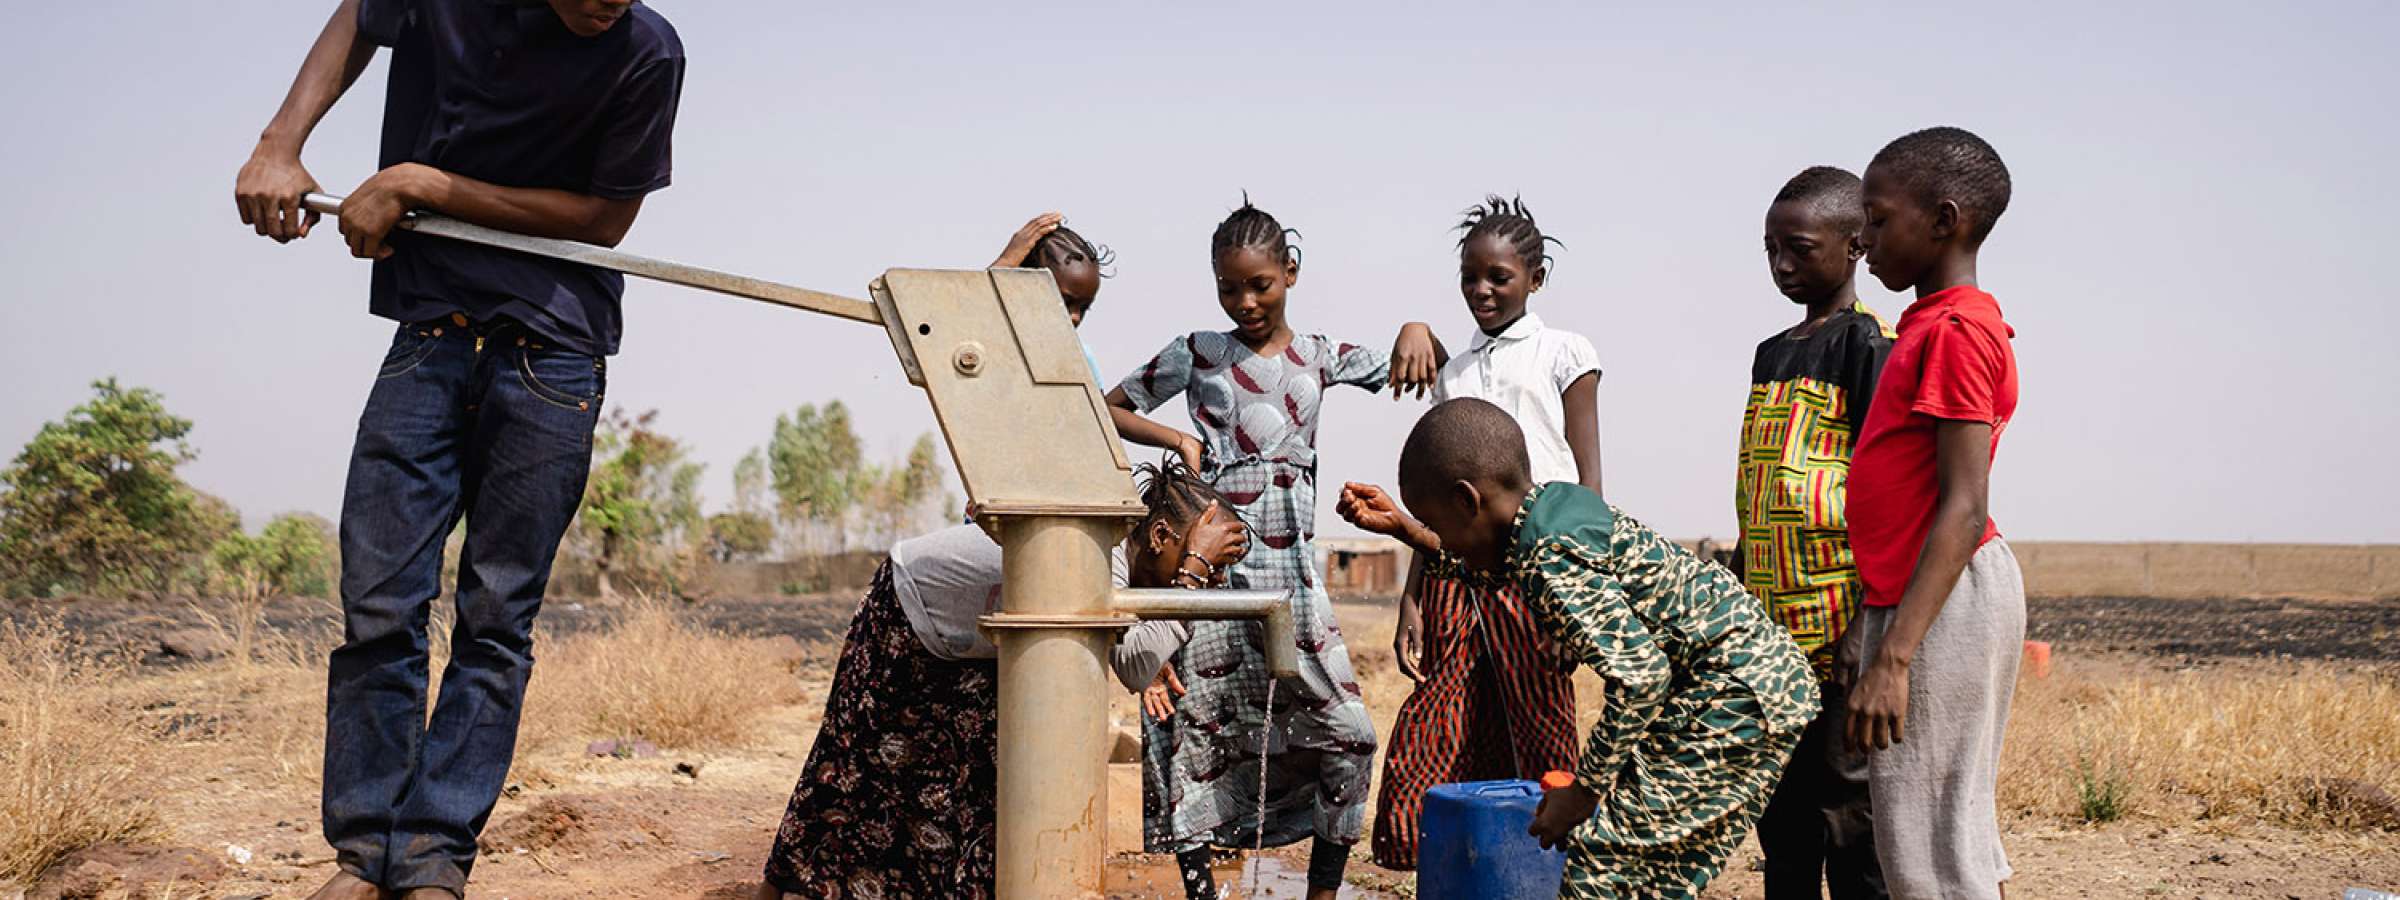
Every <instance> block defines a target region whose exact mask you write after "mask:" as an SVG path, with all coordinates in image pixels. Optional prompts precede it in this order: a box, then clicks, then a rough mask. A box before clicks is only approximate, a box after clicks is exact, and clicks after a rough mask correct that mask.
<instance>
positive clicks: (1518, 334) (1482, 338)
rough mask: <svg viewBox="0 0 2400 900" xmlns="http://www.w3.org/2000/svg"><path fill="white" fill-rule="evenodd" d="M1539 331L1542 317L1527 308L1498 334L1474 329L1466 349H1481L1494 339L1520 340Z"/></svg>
mask: <svg viewBox="0 0 2400 900" xmlns="http://www.w3.org/2000/svg"><path fill="white" fill-rule="evenodd" d="M1541 331H1542V317H1541V316H1538V315H1535V314H1534V312H1533V310H1530V309H1529V310H1526V311H1525V314H1524V315H1522V316H1519V317H1517V320H1516V321H1515V322H1511V323H1509V325H1508V327H1507V328H1503V329H1500V333H1499V334H1496V335H1492V334H1485V333H1483V329H1481V328H1478V329H1475V339H1474V340H1473V341H1471V342H1469V343H1468V344H1467V349H1468V350H1470V351H1481V350H1482V349H1483V348H1485V347H1487V346H1490V345H1491V344H1492V342H1494V341H1521V340H1524V339H1526V338H1529V337H1532V336H1534V335H1536V334H1540V333H1541Z"/></svg>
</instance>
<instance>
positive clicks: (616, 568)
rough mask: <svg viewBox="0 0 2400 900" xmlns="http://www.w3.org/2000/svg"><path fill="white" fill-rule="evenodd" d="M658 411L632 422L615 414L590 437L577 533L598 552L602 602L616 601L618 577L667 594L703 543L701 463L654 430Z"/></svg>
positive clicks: (629, 417) (676, 586)
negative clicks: (700, 539)
mask: <svg viewBox="0 0 2400 900" xmlns="http://www.w3.org/2000/svg"><path fill="white" fill-rule="evenodd" d="M657 419H658V411H657V410H651V411H649V412H645V413H642V414H641V415H638V416H634V415H628V414H627V413H626V412H625V411H624V410H622V409H618V410H614V411H612V412H611V413H610V414H609V416H608V417H607V418H605V419H603V420H601V422H600V427H599V429H598V430H597V432H596V433H595V434H594V435H593V437H592V446H593V453H592V474H591V478H590V479H589V480H588V481H587V482H586V483H585V485H584V491H583V507H582V509H581V510H580V511H579V512H578V513H577V516H576V528H577V529H578V530H579V531H580V532H581V533H582V534H583V536H584V538H585V542H586V543H588V544H589V545H590V546H591V547H593V548H594V552H593V554H592V561H593V566H594V568H595V569H596V570H597V573H598V581H599V589H600V594H601V596H604V597H605V596H614V595H615V594H616V584H615V580H616V576H617V575H618V574H620V573H622V574H625V575H627V576H628V577H629V579H630V580H633V581H636V582H640V583H642V586H644V587H645V588H653V589H657V590H660V591H661V592H665V593H674V592H676V591H678V590H679V589H680V588H681V587H682V586H683V582H684V581H685V580H686V578H685V575H686V574H687V573H685V572H682V571H680V568H681V567H680V566H679V563H680V562H681V560H682V559H683V558H684V557H685V556H686V553H687V552H688V551H689V550H690V549H691V544H692V543H693V542H694V541H695V540H696V539H697V538H698V537H699V535H698V532H699V525H700V474H701V471H702V467H701V465H700V464H699V463H694V462H686V461H685V460H684V455H685V450H684V448H683V444H682V443H681V442H679V441H677V440H675V439H674V438H671V437H668V436H666V435H665V434H662V433H660V432H658V431H657V430H656V429H655V428H653V427H652V425H653V423H655V422H656V421H657Z"/></svg>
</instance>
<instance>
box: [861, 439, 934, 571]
mask: <svg viewBox="0 0 2400 900" xmlns="http://www.w3.org/2000/svg"><path fill="white" fill-rule="evenodd" d="M859 481H860V483H861V485H862V487H861V489H860V490H859V492H858V494H859V512H860V513H861V514H862V515H863V517H864V518H865V519H866V521H865V523H864V524H865V526H866V531H867V538H868V540H869V541H870V542H871V543H872V544H873V545H874V546H877V547H887V546H890V545H891V544H892V542H894V541H897V540H899V539H901V538H904V537H907V536H909V535H911V534H914V533H916V532H917V530H918V529H919V528H921V527H922V526H923V525H924V523H925V520H926V519H927V518H929V517H930V515H931V513H933V510H932V509H931V507H932V503H931V501H933V500H934V499H935V494H936V492H938V491H940V490H941V487H942V458H941V451H940V448H939V447H938V446H937V445H936V444H935V443H934V440H933V435H931V434H921V435H918V436H917V442H916V444H915V445H914V446H911V447H910V448H909V450H908V457H907V459H906V460H905V461H903V462H902V463H901V464H900V465H897V466H893V467H890V468H885V467H880V466H876V467H870V468H868V469H867V470H866V471H865V472H863V473H862V474H861V477H860V478H859Z"/></svg>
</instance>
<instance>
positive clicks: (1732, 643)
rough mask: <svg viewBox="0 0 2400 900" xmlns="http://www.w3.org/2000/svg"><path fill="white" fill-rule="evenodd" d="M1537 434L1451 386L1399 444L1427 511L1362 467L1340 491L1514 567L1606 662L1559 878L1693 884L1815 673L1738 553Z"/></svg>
mask: <svg viewBox="0 0 2400 900" xmlns="http://www.w3.org/2000/svg"><path fill="white" fill-rule="evenodd" d="M1524 448H1525V436H1524V432H1523V431H1522V430H1520V429H1519V428H1518V427H1517V424H1516V421H1515V420H1514V419H1512V418H1510V417H1509V415H1508V414H1507V413H1505V412H1502V411H1501V410H1500V408H1499V407H1496V406H1493V405H1491V404H1490V403H1487V402H1485V401H1482V400H1474V399H1463V400H1452V401H1449V402H1446V403H1443V404H1441V405H1439V406H1436V407H1434V408H1433V411H1431V412H1428V413H1426V414H1425V417H1424V418H1423V419H1420V420H1418V422H1417V427H1416V429H1415V430H1414V431H1412V432H1411V433H1410V434H1409V436H1408V443H1407V444H1405V445H1403V446H1402V447H1401V450H1400V491H1401V494H1402V495H1403V496H1404V497H1405V498H1406V500H1407V502H1408V509H1409V511H1410V512H1412V513H1414V514H1415V515H1416V516H1417V517H1418V518H1421V519H1423V521H1422V522H1420V521H1418V520H1417V519H1416V518H1411V517H1410V516H1409V515H1408V514H1407V513H1402V512H1401V511H1400V509H1399V507H1398V505H1396V504H1394V503H1393V502H1392V500H1391V497H1390V496H1389V495H1387V494H1385V493H1384V492H1383V491H1382V490H1381V489H1378V488H1374V487H1370V486H1366V485H1358V484H1352V485H1346V486H1344V487H1343V489H1342V499H1341V503H1340V504H1338V505H1337V506H1336V510H1337V511H1338V512H1339V513H1340V514H1341V515H1342V516H1343V518H1346V519H1348V520H1350V521H1351V522H1352V523H1355V524H1357V525H1358V526H1359V527H1360V528H1364V529H1366V530H1368V531H1373V532H1377V533H1380V534H1387V535H1391V536H1393V537H1396V538H1400V539H1401V540H1403V541H1406V542H1407V543H1408V544H1409V545H1411V546H1413V547H1416V548H1418V550H1419V551H1420V552H1423V553H1426V554H1428V555H1432V556H1436V557H1437V559H1438V562H1437V563H1436V565H1437V566H1438V567H1440V568H1443V569H1447V570H1450V571H1453V572H1458V573H1460V574H1462V575H1467V576H1468V577H1481V578H1492V579H1506V580H1508V581H1510V582H1513V583H1514V584H1515V585H1516V586H1517V588H1518V590H1520V591H1522V592H1523V593H1524V596H1525V601H1526V604H1527V605H1528V606H1530V607H1532V608H1533V614H1534V618H1535V620H1536V621H1538V622H1539V623H1540V625H1541V628H1542V632H1543V634H1544V635H1545V636H1546V637H1548V638H1549V640H1550V641H1551V642H1552V643H1553V644H1554V645H1555V646H1557V647H1558V648H1559V649H1560V650H1562V651H1564V652H1566V653H1567V654H1569V655H1570V656H1572V658H1574V659H1575V660H1576V661H1577V662H1580V663H1582V664H1584V665H1586V666H1589V667H1591V669H1592V671H1593V672H1594V673H1595V674H1597V675H1599V676H1600V679H1601V683H1602V689H1601V693H1602V698H1603V700H1604V705H1603V708H1602V710H1601V715H1600V720H1599V722H1597V723H1596V724H1594V725H1593V727H1592V733H1591V737H1590V739H1589V740H1588V741H1587V742H1586V743H1585V744H1584V747H1583V753H1582V755H1581V757H1580V758H1578V759H1577V760H1576V763H1575V770H1574V777H1573V778H1572V779H1571V780H1569V781H1568V782H1567V783H1564V784H1560V785H1557V786H1554V787H1551V788H1550V789H1549V791H1548V793H1546V794H1544V795H1543V797H1542V802H1541V805H1540V806H1539V807H1537V808H1536V809H1535V811H1534V817H1533V827H1532V828H1531V829H1529V831H1530V832H1531V833H1532V834H1534V835H1536V836H1538V837H1540V838H1541V842H1542V845H1543V846H1545V847H1557V848H1560V849H1563V850H1564V851H1566V856H1567V866H1566V877H1565V879H1564V881H1563V883H1562V884H1561V886H1560V888H1559V896H1561V897H1564V898H1569V900H1601V898H1620V897H1642V898H1651V897H1677V898H1689V897H1697V896H1699V894H1700V891H1701V889H1702V888H1704V887H1706V886H1707V885H1708V882H1709V881H1710V880H1711V879H1713V878H1715V877H1716V875H1717V873H1718V871H1720V870H1721V869H1723V868H1724V866H1725V859H1726V857H1728V856H1730V855H1732V853H1733V849H1734V847H1735V846H1736V845H1738V844H1740V843H1741V840H1742V836H1743V835H1744V834H1747V833H1748V832H1749V831H1750V828H1751V826H1752V825H1753V824H1755V823H1756V822H1757V821H1758V817H1759V814H1760V813H1761V812H1763V811H1765V809H1766V806H1767V797H1768V795H1769V793H1771V792H1772V791H1773V790H1774V787H1775V784H1776V782H1777V780H1778V779H1779V778H1780V776H1781V775H1782V773H1783V768H1784V765H1785V764H1786V763H1787V762H1788V761H1789V760H1790V758H1791V754H1792V748H1793V747H1794V746H1796V745H1798V744H1799V742H1800V732H1801V731H1802V730H1803V729H1805V728H1807V727H1808V723H1809V720H1810V719H1812V718H1814V717H1815V716H1816V712H1817V678H1816V673H1815V672H1814V671H1813V670H1812V669H1810V668H1809V665H1808V658H1807V657H1805V656H1803V655H1801V653H1800V647H1799V645H1797V644H1794V643H1793V642H1792V635H1791V633H1790V632H1788V631H1785V630H1784V629H1783V627H1782V626H1780V625H1777V624H1775V621H1774V620H1773V619H1771V618H1768V616H1767V611H1766V608H1765V607H1764V606H1762V605H1760V603H1759V602H1758V599H1757V598H1755V597H1752V596H1750V593H1749V592H1748V591H1745V590H1743V589H1742V582H1741V579H1739V578H1737V577H1735V576H1734V574H1733V573H1732V572H1729V571H1727V570H1726V569H1725V568H1724V567H1722V566H1719V565H1717V564H1715V563H1713V562H1709V561H1706V560H1703V559H1701V558H1699V557H1698V556H1695V555H1693V554H1692V552H1691V551H1689V550H1686V549H1684V548H1683V547H1682V546H1680V545H1678V544H1676V543H1674V542H1673V541H1669V540H1667V539H1665V538H1663V537H1660V536H1659V535H1658V533H1657V532H1654V531H1651V530H1650V529H1649V528H1647V527H1645V526H1643V525H1642V523H1640V522H1637V521H1634V519H1633V517H1631V516H1628V515H1626V514H1625V513H1624V512H1623V511H1622V510H1619V509H1617V508H1615V507H1612V506H1610V505H1608V503H1607V502H1606V501H1604V500H1602V499H1600V495H1599V494H1597V493H1594V492H1592V490H1591V489H1589V488H1586V487H1584V486H1582V485H1578V484H1565V483H1560V482H1552V483H1549V484H1541V485H1537V484H1534V483H1533V478H1532V475H1531V474H1530V472H1529V471H1528V470H1529V469H1530V464H1529V463H1528V462H1527V459H1526V453H1525V449H1524ZM1547 780H1548V779H1545V781H1547Z"/></svg>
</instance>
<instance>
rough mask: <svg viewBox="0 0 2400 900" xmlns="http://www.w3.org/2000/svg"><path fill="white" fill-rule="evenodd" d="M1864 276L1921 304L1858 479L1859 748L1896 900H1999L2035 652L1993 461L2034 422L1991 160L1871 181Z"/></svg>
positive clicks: (1970, 139)
mask: <svg viewBox="0 0 2400 900" xmlns="http://www.w3.org/2000/svg"><path fill="white" fill-rule="evenodd" d="M1865 180H1866V184H1865V186H1864V194H1865V201H1866V213H1867V222H1866V228H1865V230H1864V232H1863V234H1862V238H1863V240H1864V242H1865V243H1866V245H1867V268H1868V271H1869V272H1871V273H1873V274H1874V275H1875V277H1876V278H1877V279H1879V280H1881V281H1882V282H1883V284H1884V286H1885V287H1887V288H1890V289H1892V290H1895V291H1898V290H1913V291H1915V292H1916V297H1917V301H1916V303H1915V304H1914V305H1912V306H1910V307H1909V308H1908V311H1907V312H1905V313H1903V314H1902V315H1901V317H1900V328H1899V332H1900V336H1899V339H1898V341H1897V342H1896V343H1895V344H1893V346H1892V352H1891V356H1890V358H1889V359H1888V361H1886V362H1885V364H1884V368H1883V377H1882V379H1881V380H1880V381H1878V382H1877V385H1876V390H1875V399H1874V402H1873V405H1872V406H1871V407H1870V408H1869V409H1868V411H1867V422H1866V430H1865V433H1864V434H1863V435H1862V436H1861V437H1860V438H1859V442H1858V449H1857V452H1856V453H1855V454H1854V455H1853V457H1852V459H1851V463H1850V480H1849V498H1848V513H1849V520H1850V546H1851V550H1852V553H1853V555H1854V557H1855V558H1856V560H1857V563H1858V570H1859V575H1860V578H1861V580H1863V581H1864V582H1865V583H1866V602H1865V609H1863V610H1862V611H1860V613H1859V616H1858V619H1857V620H1856V621H1855V622H1854V623H1853V624H1852V626H1851V628H1850V632H1849V633H1848V634H1847V635H1845V636H1844V639H1843V656H1844V659H1845V661H1846V662H1848V663H1849V664H1850V666H1851V671H1852V672H1853V673H1854V674H1855V677H1856V682H1855V684H1854V685H1853V686H1852V687H1851V690H1850V700H1849V718H1850V721H1849V723H1848V728H1847V738H1848V740H1849V741H1850V743H1851V745H1852V746H1853V747H1857V748H1860V749H1864V750H1868V751H1872V755H1871V756H1870V757H1869V772H1868V790H1869V793H1870V794H1871V796H1872V803H1873V806H1874V809H1875V847H1876V856H1877V858H1878V859H1879V860H1880V861H1881V862H1882V865H1883V875H1884V880H1885V884H1886V886H1887V887H1888V888H1889V889H1890V890H1891V895H1892V896H1893V897H1895V898H1901V900H1909V898H1939V900H1978V898H1991V900H1997V898H1999V897H2000V896H2001V887H2000V885H2001V883H2002V882H2004V881H2007V880H2008V877H2009V872H2010V870H2009V866H2008V856H2007V854H2006V853H2005V852H2003V851H2002V850H2001V848H2000V824H1999V816H1998V811H1997V809H1996V808H1995V804H1994V801H1993V789H1994V786H1995V785H1996V783H1997V781H1998V776H1999V770H2000V742H2001V737H2002V732H2003V731H2004V730H2005V728H2006V726H2007V723H2008V705H2009V700H2010V698H2011V696H2012V695H2013V694H2014V693H2015V691H2016V683H2017V659H2018V655H2019V654H2020V652H2021V650H2022V647H2023V644H2024V639H2025V585H2024V580H2023V578H2022V577H2021V576H2020V574H2019V572H2018V569H2017V560H2016V557H2015V556H2014V555H2013V554H2011V553H2010V552H2009V550H2008V544H2007V543H2006V542H2005V541H2002V540H2000V537H1999V529H1997V528H1996V527H1994V526H1993V524H1992V520H1991V517H1990V516H1989V515H1988V513H1987V510H1988V509H1989V505H1990V504H1989V496H1988V495H1989V491H1988V488H1989V485H1990V475H1991V465H1992V457H1993V454H1994V453H1995V451H1997V450H1998V448H1999V442H2000V433H2001V432H2002V431H2004V430H2006V429H2007V427H2008V421H2009V418H2010V417H2011V416H2013V415H2014V414H2015V413H2016V408H2017V363H2016V356H2015V354H2014V353H2013V352H2011V350H2010V349H2009V339H2010V338H2011V337H2013V336H2014V335H2015V331H2014V330H2012V329H2010V328H2009V326H2008V323H2006V322H2004V321H2002V320H2001V318H2000V307H1999V305H1998V304H1997V303H1996V302H1994V301H1993V299H1992V295H1990V294H1987V293H1984V292H1983V290H1982V289H1981V288H1978V287H1977V286H1976V283H1975V257H1976V253H1977V251H1979V250H1980V249H1981V248H1982V246H1983V240H1984V238H1985V236H1987V235H1989V234H1991V231H1992V224H1993V223H1994V222H1995V221H1997V220H1998V219H1999V218H2000V213H2001V211H2003V210H2005V209H2007V208H2008V195H2009V178H2008V168H2007V167H2006V166H2004V165H2002V164H2001V162H2000V155H1999V154H1998V153H1996V152H1994V151H1993V150H1992V148H1991V145H1989V144H1986V143H1984V142H1983V139H1981V138H1978V137H1976V136H1975V135H1973V134H1970V133H1968V132H1966V131H1963V130H1960V129H1957V128H1929V129H1926V130H1924V131H1919V132H1916V133H1914V134H1910V135H1907V136H1905V137H1902V138H1900V139H1899V140H1896V141H1893V142H1892V143H1891V144H1889V145H1887V146H1885V147H1884V148H1883V151H1882V152H1880V153H1877V154H1875V160H1874V162H1873V163H1871V164H1869V165H1868V166H1867V172H1866V179H1865Z"/></svg>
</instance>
